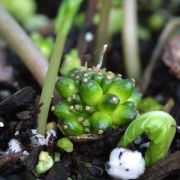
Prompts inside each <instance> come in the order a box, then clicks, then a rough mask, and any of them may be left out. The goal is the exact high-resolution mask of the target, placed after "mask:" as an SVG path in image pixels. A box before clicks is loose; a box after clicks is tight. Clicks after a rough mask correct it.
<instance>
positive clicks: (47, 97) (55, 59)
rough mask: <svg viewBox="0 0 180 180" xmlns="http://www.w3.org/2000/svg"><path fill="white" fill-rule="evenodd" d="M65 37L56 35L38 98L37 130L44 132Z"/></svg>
mask: <svg viewBox="0 0 180 180" xmlns="http://www.w3.org/2000/svg"><path fill="white" fill-rule="evenodd" d="M65 40H66V37H64V36H62V35H61V34H60V33H59V34H58V35H57V38H56V41H55V46H54V50H53V53H52V56H51V59H50V64H49V69H48V72H47V75H46V79H45V84H44V86H43V89H42V94H41V98H40V104H41V103H42V104H43V106H42V108H41V113H40V114H39V117H38V122H39V123H38V129H37V130H38V132H39V133H40V134H44V132H45V128H46V119H47V116H48V112H49V106H50V103H51V99H52V96H53V91H54V86H55V83H56V78H57V72H58V70H59V66H60V62H61V57H62V53H63V49H64V44H65Z"/></svg>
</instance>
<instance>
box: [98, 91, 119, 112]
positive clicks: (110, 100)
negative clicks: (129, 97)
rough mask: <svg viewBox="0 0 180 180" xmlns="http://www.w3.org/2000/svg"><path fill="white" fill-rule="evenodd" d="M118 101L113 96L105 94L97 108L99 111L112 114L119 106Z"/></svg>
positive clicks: (116, 97)
mask: <svg viewBox="0 0 180 180" xmlns="http://www.w3.org/2000/svg"><path fill="white" fill-rule="evenodd" d="M119 103H120V100H119V98H118V96H116V95H114V94H106V95H104V96H103V99H102V101H101V102H100V103H99V105H98V108H99V110H100V111H104V112H107V113H110V112H113V111H114V110H115V109H116V108H117V106H118V105H119Z"/></svg>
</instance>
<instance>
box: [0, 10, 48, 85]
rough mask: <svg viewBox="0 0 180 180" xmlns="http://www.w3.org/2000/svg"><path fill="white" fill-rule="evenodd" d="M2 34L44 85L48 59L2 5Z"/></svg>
mask: <svg viewBox="0 0 180 180" xmlns="http://www.w3.org/2000/svg"><path fill="white" fill-rule="evenodd" d="M0 25H1V26H0V36H1V37H2V38H3V39H4V40H5V41H6V42H7V43H8V44H9V45H10V46H11V47H12V48H13V49H14V50H15V52H16V53H17V54H18V55H19V57H20V58H21V60H22V61H23V63H24V64H25V65H26V66H27V68H28V69H29V70H30V72H31V73H32V75H33V76H34V78H35V79H36V80H37V82H38V83H39V85H41V86H42V85H43V82H44V78H45V75H46V72H47V69H48V61H47V60H46V59H45V58H44V57H43V56H42V54H41V53H40V52H39V51H38V49H37V48H36V47H35V46H34V44H33V43H32V41H31V40H30V38H29V37H28V36H27V34H26V33H25V32H24V30H23V29H22V28H21V27H20V26H19V25H18V24H17V22H16V21H15V20H14V19H13V18H12V17H11V16H10V15H9V14H8V13H7V12H6V11H5V10H4V9H3V8H2V7H0Z"/></svg>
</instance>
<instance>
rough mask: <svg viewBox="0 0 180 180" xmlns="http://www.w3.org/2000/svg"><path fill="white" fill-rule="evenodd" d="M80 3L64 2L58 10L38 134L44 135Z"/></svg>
mask: <svg viewBox="0 0 180 180" xmlns="http://www.w3.org/2000/svg"><path fill="white" fill-rule="evenodd" d="M81 2H82V0H76V1H74V0H66V1H63V2H62V4H61V6H60V9H59V13H58V16H57V21H56V33H57V37H56V41H55V46H54V49H53V52H52V55H51V58H50V64H49V68H48V72H47V75H46V78H45V82H44V86H43V89H42V94H41V98H40V104H43V105H42V108H41V111H40V114H39V117H38V122H39V123H38V128H37V130H38V132H39V133H40V134H44V132H45V128H46V122H47V116H48V112H49V107H50V103H51V98H52V95H53V91H54V87H55V82H56V78H57V74H58V71H59V66H60V62H61V57H62V54H63V49H64V44H65V41H66V37H67V35H68V33H69V31H70V28H71V25H72V23H73V18H74V17H75V15H76V13H77V11H78V9H79V6H80V4H81Z"/></svg>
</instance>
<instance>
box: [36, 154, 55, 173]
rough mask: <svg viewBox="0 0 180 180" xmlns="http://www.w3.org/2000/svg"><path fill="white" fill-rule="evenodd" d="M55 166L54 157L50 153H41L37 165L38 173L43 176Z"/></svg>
mask: <svg viewBox="0 0 180 180" xmlns="http://www.w3.org/2000/svg"><path fill="white" fill-rule="evenodd" d="M53 165H54V161H53V159H52V157H51V156H50V155H49V154H48V152H45V151H41V152H40V154H39V160H38V164H37V165H36V172H37V173H38V174H43V173H45V172H46V171H48V170H49V169H50V168H51V167H52V166H53Z"/></svg>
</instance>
